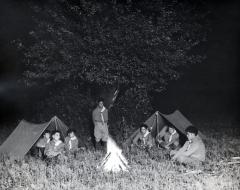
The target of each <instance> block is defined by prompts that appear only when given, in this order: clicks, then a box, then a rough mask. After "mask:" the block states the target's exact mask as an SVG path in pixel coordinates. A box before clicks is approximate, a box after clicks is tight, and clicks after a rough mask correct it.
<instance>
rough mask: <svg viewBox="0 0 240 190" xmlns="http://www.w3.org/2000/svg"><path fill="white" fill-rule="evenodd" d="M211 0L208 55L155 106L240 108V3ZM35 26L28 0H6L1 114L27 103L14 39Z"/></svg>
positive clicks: (1, 25) (1, 22) (0, 37)
mask: <svg viewBox="0 0 240 190" xmlns="http://www.w3.org/2000/svg"><path fill="white" fill-rule="evenodd" d="M4 2H5V3H4ZM206 4H207V6H208V7H209V9H210V10H211V11H212V21H211V27H212V31H211V32H210V35H209V39H208V42H207V59H206V60H205V61H204V63H202V64H200V65H193V66H192V67H191V68H188V69H186V70H185V74H184V76H183V77H182V78H181V79H180V80H178V81H175V82H170V84H169V86H168V87H167V89H166V91H165V92H163V93H162V94H158V95H156V96H155V97H154V99H153V101H154V105H155V106H154V107H155V109H158V110H160V111H161V112H165V113H167V112H171V111H173V110H174V109H180V110H182V111H183V112H184V113H187V114H186V115H190V114H202V115H204V114H205V113H207V114H215V113H217V114H218V113H219V114H222V113H224V114H238V113H239V110H238V93H239V92H238V89H239V84H240V83H239V78H238V74H239V73H238V71H239V70H238V69H239V66H238V62H239V60H240V59H239V58H240V51H239V50H240V35H239V34H240V13H239V12H240V11H239V10H240V9H239V7H240V6H239V5H240V3H238V2H237V1H224V2H219V1H208V2H207V3H206ZM32 27H34V26H33V24H32V23H31V18H30V13H29V11H28V9H27V7H26V6H25V4H24V1H22V2H21V3H19V2H17V1H1V4H0V55H1V56H0V102H1V103H0V113H1V115H0V116H1V117H0V119H1V120H4V119H5V118H11V117H14V116H15V115H17V114H18V113H21V112H22V111H23V109H24V102H22V97H23V96H24V94H26V93H27V92H25V91H24V90H23V89H22V88H21V87H20V86H18V85H17V83H16V80H17V77H18V76H19V75H20V73H21V71H22V69H23V68H22V67H21V64H20V61H19V60H20V59H21V57H20V55H18V54H17V52H16V50H15V49H13V48H12V46H11V43H10V42H11V40H13V39H16V38H19V37H21V38H24V37H25V36H27V34H28V32H29V31H30V30H31V28H32Z"/></svg>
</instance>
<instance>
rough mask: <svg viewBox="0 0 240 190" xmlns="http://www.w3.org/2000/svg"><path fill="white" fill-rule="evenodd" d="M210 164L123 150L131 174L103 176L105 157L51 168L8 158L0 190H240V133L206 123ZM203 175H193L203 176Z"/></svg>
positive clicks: (87, 155)
mask: <svg viewBox="0 0 240 190" xmlns="http://www.w3.org/2000/svg"><path fill="white" fill-rule="evenodd" d="M199 124H201V128H202V131H204V134H205V136H206V139H205V140H204V141H205V143H206V148H207V160H206V163H204V165H203V166H202V167H201V168H190V167H185V166H182V165H179V164H178V163H174V162H172V161H171V160H169V159H168V158H167V156H165V153H166V152H163V151H161V150H158V149H154V150H152V151H150V152H145V151H142V150H138V149H133V150H130V151H124V154H125V156H126V157H127V159H128V161H129V165H130V170H129V172H125V173H118V174H116V173H104V172H103V171H102V170H101V169H98V168H97V165H98V164H99V163H100V162H101V160H102V158H103V156H104V154H103V153H102V152H99V151H97V152H96V151H93V150H87V151H80V152H78V154H77V155H76V157H75V158H74V157H63V158H61V159H60V160H59V161H58V162H53V163H46V162H44V161H42V160H39V159H35V158H32V157H30V156H27V157H26V158H25V159H24V160H16V161H13V160H10V159H7V158H4V159H2V160H1V162H0V167H1V170H0V189H3V190H4V189H13V190H26V189H29V190H30V189H34V190H37V189H44V190H45V189H46V190H48V189H49V190H67V189H71V190H74V189H76V190H77V189H79V190H80V189H83V190H84V189H104V190H105V189H131V190H135V189H136V190H138V189H164V190H165V189H174V190H178V189H180V190H181V189H189V190H194V189H196V190H202V189H206V190H208V189H209V190H211V189H216V190H221V189H226V190H229V189H232V190H235V189H236V190H238V189H239V188H240V167H239V165H237V164H233V165H227V164H226V163H227V161H229V160H230V159H231V157H232V156H240V155H239V152H240V142H239V137H240V135H239V129H238V126H237V125H234V124H233V123H231V122H230V123H226V122H224V123H223V122H217V123H216V122H211V123H210V122H202V123H199ZM199 169H200V170H201V171H199V172H193V173H191V172H188V171H189V170H191V171H198V170H199Z"/></svg>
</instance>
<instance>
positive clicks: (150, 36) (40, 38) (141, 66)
mask: <svg viewBox="0 0 240 190" xmlns="http://www.w3.org/2000/svg"><path fill="white" fill-rule="evenodd" d="M128 2H129V4H124V3H122V4H121V3H117V2H116V1H114V2H112V1H111V2H105V3H102V2H100V1H96V0H95V1H94V0H93V1H86V0H78V1H74V0H62V1H51V3H47V4H45V5H44V6H39V5H37V4H36V3H32V4H31V8H32V10H33V12H34V17H33V18H34V21H35V23H36V27H35V28H33V30H32V31H31V32H30V33H29V35H30V36H31V44H30V45H29V44H28V45H25V43H24V41H21V49H22V51H23V52H24V55H25V59H24V62H25V71H24V73H23V78H22V79H23V80H24V81H25V84H27V85H29V86H34V85H39V84H41V85H52V84H59V83H63V82H67V83H71V86H72V87H73V88H74V86H75V85H77V86H84V85H86V84H90V85H98V86H113V85H116V84H118V85H119V86H123V87H125V89H127V91H126V94H125V95H127V96H128V97H131V99H135V98H136V97H137V98H136V100H137V101H136V102H135V103H134V106H136V104H139V105H143V104H144V102H145V103H146V102H148V92H150V91H162V90H163V89H164V88H165V87H166V85H167V84H168V82H169V81H171V80H177V79H178V78H179V77H180V75H181V71H182V68H183V67H184V66H188V65H191V64H195V63H200V62H201V61H202V59H203V57H204V56H203V54H201V55H200V54H199V53H198V54H197V53H196V52H200V51H196V49H197V48H198V47H200V46H199V44H201V42H203V41H204V40H205V37H206V30H205V25H204V24H203V22H202V21H203V18H201V17H200V16H202V15H200V14H198V13H197V12H194V10H192V7H191V6H189V7H188V6H186V5H185V4H181V3H178V2H177V1H173V2H171V3H169V2H168V3H164V1H149V2H148V1H140V3H135V4H134V3H132V1H128ZM120 102H121V101H120ZM123 102H125V105H126V106H129V100H128V101H127V100H126V98H124V99H123V100H122V105H123V104H124V103H123ZM130 103H133V102H131V100H130Z"/></svg>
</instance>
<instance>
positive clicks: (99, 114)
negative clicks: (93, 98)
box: [92, 107, 108, 123]
mask: <svg viewBox="0 0 240 190" xmlns="http://www.w3.org/2000/svg"><path fill="white" fill-rule="evenodd" d="M92 119H93V123H95V122H104V123H107V122H108V110H107V109H106V108H105V107H103V108H102V109H100V108H99V107H96V108H95V109H94V110H93V112H92Z"/></svg>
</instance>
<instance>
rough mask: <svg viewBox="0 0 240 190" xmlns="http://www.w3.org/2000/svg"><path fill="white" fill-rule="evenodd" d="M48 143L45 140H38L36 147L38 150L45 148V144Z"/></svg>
mask: <svg viewBox="0 0 240 190" xmlns="http://www.w3.org/2000/svg"><path fill="white" fill-rule="evenodd" d="M48 143H50V139H47V138H41V139H39V140H38V142H37V144H36V147H38V148H45V147H46V146H47V144H48Z"/></svg>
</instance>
